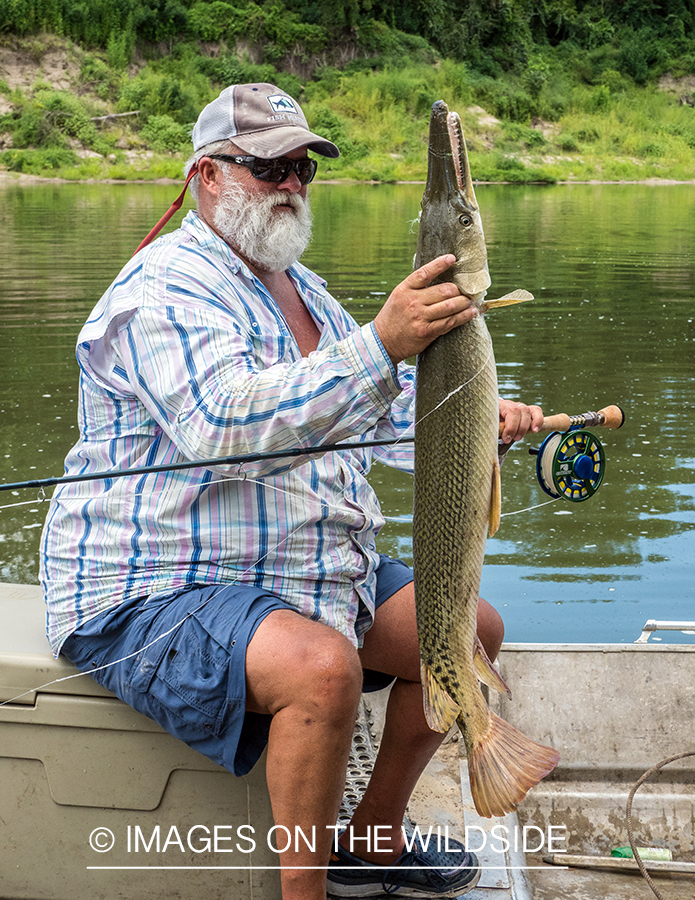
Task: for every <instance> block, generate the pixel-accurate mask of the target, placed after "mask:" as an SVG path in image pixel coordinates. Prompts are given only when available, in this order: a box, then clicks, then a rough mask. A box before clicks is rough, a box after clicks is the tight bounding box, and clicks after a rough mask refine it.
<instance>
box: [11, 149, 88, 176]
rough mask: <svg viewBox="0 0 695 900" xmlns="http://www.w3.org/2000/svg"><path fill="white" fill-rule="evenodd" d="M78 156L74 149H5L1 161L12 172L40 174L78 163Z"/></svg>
mask: <svg viewBox="0 0 695 900" xmlns="http://www.w3.org/2000/svg"><path fill="white" fill-rule="evenodd" d="M77 162H78V157H77V155H76V154H75V153H73V151H72V150H58V149H48V150H5V151H4V152H1V153H0V163H2V165H3V166H5V167H6V168H7V169H9V171H10V172H24V173H26V174H28V175H40V174H41V172H44V171H45V170H46V169H64V168H68V167H70V166H74V165H76V164H77Z"/></svg>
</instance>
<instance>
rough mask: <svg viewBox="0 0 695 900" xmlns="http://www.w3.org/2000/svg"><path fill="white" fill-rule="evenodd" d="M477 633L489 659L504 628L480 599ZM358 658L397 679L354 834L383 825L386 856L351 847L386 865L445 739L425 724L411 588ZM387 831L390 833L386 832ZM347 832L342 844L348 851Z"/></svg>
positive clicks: (383, 615)
mask: <svg viewBox="0 0 695 900" xmlns="http://www.w3.org/2000/svg"><path fill="white" fill-rule="evenodd" d="M478 633H479V636H480V639H481V642H482V643H483V646H484V647H485V650H486V652H487V653H488V656H489V657H490V659H494V658H495V657H496V656H497V653H498V652H499V648H500V645H501V643H502V638H503V636H504V626H503V625H502V620H501V618H500V617H499V615H498V614H497V613H496V611H495V610H494V609H493V608H492V607H491V606H490V605H489V604H488V603H486V602H485V601H484V600H481V601H480V603H479V606H478ZM360 659H361V662H362V665H363V666H364V667H365V668H369V669H375V670H377V671H380V672H385V673H387V674H390V675H396V676H397V679H396V681H395V683H394V685H393V687H392V689H391V694H390V696H389V702H388V707H387V711H386V722H385V725H384V733H383V737H382V740H381V746H380V748H379V754H378V756H377V759H376V762H375V765H374V771H373V774H372V777H371V780H370V782H369V786H368V788H367V790H366V791H365V794H364V796H363V798H362V801H361V803H360V804H359V806H358V807H357V809H356V810H355V814H354V816H353V819H352V822H351V825H352V835H353V836H361V837H364V838H366V837H367V836H369V835H370V834H371V835H373V833H374V832H373V828H374V826H375V825H382V826H386V828H385V829H384V831H383V832H382V833H383V834H384V835H392V836H393V841H392V843H390V844H389V842H388V841H387V840H386V841H383V843H382V846H385V847H386V846H388V847H389V849H388V850H386V851H385V852H380V853H375V852H374V851H373V848H371V847H370V848H369V849H367V842H366V841H359V842H357V843H355V844H354V846H353V849H352V852H354V854H355V855H356V856H358V857H360V858H361V859H364V860H366V861H369V862H373V863H376V864H380V865H389V864H390V863H392V862H393V861H394V860H395V859H396V858H397V857H398V856H399V855H400V854H401V852H402V850H403V837H402V834H401V825H402V822H403V815H404V813H405V808H406V805H407V803H408V800H409V799H410V795H411V793H412V792H413V789H414V788H415V785H416V784H417V781H418V779H419V778H420V775H421V774H422V772H423V771H424V769H425V767H426V765H427V763H428V762H429V760H430V759H431V758H432V756H433V755H434V753H435V752H436V750H437V748H438V747H439V745H440V744H441V742H442V741H443V739H444V737H445V735H443V734H440V733H438V732H435V731H432V730H431V729H430V728H429V726H428V725H427V721H426V719H425V714H424V709H423V702H422V686H421V684H420V654H419V648H418V637H417V626H416V621H415V593H414V590H413V584H412V583H411V584H408V585H406V586H405V587H403V588H401V590H399V591H397V592H396V593H395V594H394V595H393V596H392V597H390V598H389V599H388V600H387V601H386V602H385V603H384V604H382V605H381V606H380V607H379V608H378V609H377V613H376V617H375V620H374V625H373V626H372V628H371V629H370V630H369V631H368V632H367V634H366V635H365V640H364V647H363V648H362V650H361V651H360ZM389 829H390V830H389ZM349 838H350V832H349V830H348V831H347V832H346V833H345V834H344V835H343V836H342V838H341V841H340V843H341V845H342V846H343V847H345V849H347V850H350V849H351V848H350V843H349Z"/></svg>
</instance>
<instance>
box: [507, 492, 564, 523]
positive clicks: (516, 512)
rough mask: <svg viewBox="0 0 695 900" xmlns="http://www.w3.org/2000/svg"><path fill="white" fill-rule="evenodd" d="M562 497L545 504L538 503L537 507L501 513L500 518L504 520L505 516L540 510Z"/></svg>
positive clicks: (547, 501)
mask: <svg viewBox="0 0 695 900" xmlns="http://www.w3.org/2000/svg"><path fill="white" fill-rule="evenodd" d="M559 499H560V497H559V496H557V497H553V499H552V500H546V501H545V503H537V504H536V505H535V506H527V507H526V509H515V510H513V511H512V512H506V513H500V518H501V519H503V518H504V517H505V516H518V515H519V513H522V512H531V510H532V509H540V508H541V506H547V505H548V504H549V503H555V502H556V501H557V500H559Z"/></svg>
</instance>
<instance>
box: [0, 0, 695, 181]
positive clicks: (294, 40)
mask: <svg viewBox="0 0 695 900" xmlns="http://www.w3.org/2000/svg"><path fill="white" fill-rule="evenodd" d="M235 81H271V82H273V83H275V84H277V85H278V86H279V87H281V88H283V89H285V90H287V91H288V92H289V93H291V94H293V95H294V96H296V97H297V98H298V99H300V100H301V102H302V104H303V106H304V109H305V112H306V113H307V117H308V119H309V123H310V125H311V127H312V128H314V129H316V130H318V131H320V132H321V133H323V134H325V135H326V136H327V137H330V138H331V139H332V140H334V141H335V142H336V143H338V144H339V146H340V147H341V150H342V156H341V158H340V159H339V160H335V161H334V160H330V161H328V160H322V161H321V167H320V170H319V171H320V175H319V177H322V178H329V179H330V178H339V179H359V180H374V181H397V180H421V179H423V178H424V175H425V166H426V154H425V152H424V148H425V145H426V141H427V124H428V112H429V108H430V105H431V104H432V102H434V101H435V100H437V99H440V98H442V99H445V100H446V101H447V102H448V103H449V106H450V107H451V108H453V109H456V110H457V111H458V112H459V113H460V115H461V117H462V120H463V124H464V130H465V133H466V137H467V141H468V144H469V149H470V151H471V166H472V170H473V173H474V175H475V177H476V178H478V179H479V180H489V181H572V180H577V181H586V180H593V179H596V180H607V181H611V180H644V179H647V178H662V179H677V180H690V179H693V178H695V165H694V164H693V150H694V149H695V108H693V103H694V97H693V95H694V93H695V2H694V0H653V2H651V3H650V4H645V3H644V2H642V0H535V2H533V3H531V2H529V0H428V2H426V3H425V2H424V0H401V2H400V3H395V2H394V0H347V2H341V3H337V2H336V0H266V2H259V3H257V2H254V0H234V2H233V3H229V2H226V0H80V2H75V0H0V165H1V166H3V167H5V168H6V169H9V170H10V171H14V172H26V173H31V174H39V175H52V176H54V177H62V178H67V179H89V178H95V179H106V178H110V179H153V178H162V177H169V178H179V177H180V174H181V168H182V162H183V160H184V159H185V158H186V156H187V154H188V152H189V151H190V138H189V135H190V129H191V127H192V123H193V122H194V121H195V119H196V117H197V115H198V113H199V111H200V110H201V109H202V107H203V106H204V105H205V104H206V103H207V102H209V101H210V100H211V99H213V98H214V97H215V96H216V95H217V94H218V93H219V91H220V89H221V88H222V87H224V86H226V85H227V84H230V83H233V82H235Z"/></svg>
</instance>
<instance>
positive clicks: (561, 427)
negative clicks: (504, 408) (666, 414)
mask: <svg viewBox="0 0 695 900" xmlns="http://www.w3.org/2000/svg"><path fill="white" fill-rule="evenodd" d="M624 422H625V413H624V412H623V411H622V409H621V408H620V407H619V406H605V407H604V408H603V409H600V410H599V411H598V412H585V413H582V414H581V415H579V416H568V415H567V413H558V414H557V415H555V416H546V417H545V418H544V419H543V424H542V425H541V427H540V428H539V429H538V430H539V431H569V430H570V428H597V427H602V428H620V427H621V426H622V425H623V423H624ZM503 430H504V423H502V422H500V434H502V431H503Z"/></svg>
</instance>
